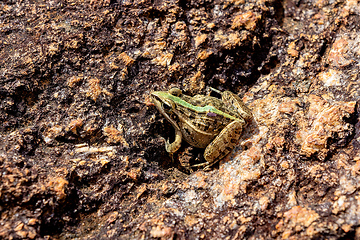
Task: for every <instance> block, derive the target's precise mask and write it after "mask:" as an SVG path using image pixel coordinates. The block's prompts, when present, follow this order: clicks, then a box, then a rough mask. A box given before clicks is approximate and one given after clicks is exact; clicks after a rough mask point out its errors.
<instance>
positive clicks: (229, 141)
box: [204, 120, 246, 168]
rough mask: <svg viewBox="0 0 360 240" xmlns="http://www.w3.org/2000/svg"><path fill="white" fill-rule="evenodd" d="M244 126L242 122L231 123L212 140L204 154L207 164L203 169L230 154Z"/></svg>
mask: <svg viewBox="0 0 360 240" xmlns="http://www.w3.org/2000/svg"><path fill="white" fill-rule="evenodd" d="M245 125H246V123H245V121H244V120H237V121H233V122H231V123H230V124H229V125H227V126H226V127H225V128H224V129H223V130H222V131H221V132H220V133H219V134H218V135H217V136H216V137H215V138H214V140H213V141H212V142H211V143H210V144H209V145H208V146H207V147H206V149H205V152H204V158H205V160H206V162H207V163H206V164H204V165H207V166H206V167H205V168H208V167H210V166H211V165H213V164H215V163H216V162H217V161H219V160H221V159H222V158H223V157H225V156H226V155H228V154H229V153H230V152H231V150H232V149H233V148H234V147H235V145H236V143H237V141H238V140H239V137H240V136H241V132H242V130H243V127H244V126H245Z"/></svg>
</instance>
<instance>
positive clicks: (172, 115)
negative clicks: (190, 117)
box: [151, 88, 182, 128]
mask: <svg viewBox="0 0 360 240" xmlns="http://www.w3.org/2000/svg"><path fill="white" fill-rule="evenodd" d="M181 94H182V93H181V90H180V89H178V88H172V89H170V90H169V91H168V92H165V91H157V92H152V93H151V100H152V102H153V103H154V104H155V106H156V108H157V109H158V110H159V111H160V113H161V114H162V115H163V116H164V117H165V118H166V119H167V120H168V121H169V122H170V123H171V124H172V125H173V126H174V127H175V128H179V127H178V124H177V123H176V118H177V114H176V104H178V103H179V101H182V100H181V99H180V96H181Z"/></svg>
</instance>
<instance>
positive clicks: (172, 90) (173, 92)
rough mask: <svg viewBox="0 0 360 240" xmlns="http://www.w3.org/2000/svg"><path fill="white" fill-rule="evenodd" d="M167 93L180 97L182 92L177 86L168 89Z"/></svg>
mask: <svg viewBox="0 0 360 240" xmlns="http://www.w3.org/2000/svg"><path fill="white" fill-rule="evenodd" d="M169 93H170V94H171V95H173V96H176V97H180V96H181V94H182V91H181V90H180V89H178V88H172V89H170V90H169Z"/></svg>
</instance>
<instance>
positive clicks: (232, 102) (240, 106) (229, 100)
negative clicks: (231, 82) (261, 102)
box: [221, 91, 252, 122]
mask: <svg viewBox="0 0 360 240" xmlns="http://www.w3.org/2000/svg"><path fill="white" fill-rule="evenodd" d="M221 99H222V100H223V102H224V103H225V104H226V105H227V106H228V107H230V108H231V109H232V110H234V111H236V112H238V113H239V114H240V116H241V117H242V118H243V119H245V121H246V122H248V121H249V120H250V118H251V117H252V114H251V111H250V109H249V108H248V107H247V106H246V105H245V103H244V102H243V101H242V100H241V98H240V97H239V96H238V95H236V94H234V93H232V92H230V91H225V92H223V93H222V94H221Z"/></svg>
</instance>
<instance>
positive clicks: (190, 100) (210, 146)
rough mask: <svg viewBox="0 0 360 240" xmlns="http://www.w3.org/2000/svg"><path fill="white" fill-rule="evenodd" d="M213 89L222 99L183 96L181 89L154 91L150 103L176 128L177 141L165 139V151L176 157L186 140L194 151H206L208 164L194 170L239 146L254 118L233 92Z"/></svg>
mask: <svg viewBox="0 0 360 240" xmlns="http://www.w3.org/2000/svg"><path fill="white" fill-rule="evenodd" d="M211 90H213V91H215V92H217V93H218V94H220V95H221V99H220V98H217V97H213V96H209V95H200V94H198V95H195V96H193V97H191V96H189V95H186V94H183V92H182V90H181V89H179V88H171V89H169V90H168V91H154V92H152V93H151V100H152V102H153V103H154V105H155V107H156V108H157V109H158V111H159V112H160V113H161V114H162V115H163V116H164V117H165V118H166V119H167V121H169V122H170V124H171V125H172V126H173V127H174V129H175V140H174V141H173V142H172V143H170V141H169V140H165V149H166V151H167V152H168V153H169V154H170V155H171V156H173V154H174V153H175V152H176V151H178V150H179V148H180V146H181V143H182V141H183V140H185V141H186V142H187V143H189V144H190V145H191V146H193V147H195V148H204V149H205V151H204V154H203V156H204V159H205V161H206V162H204V163H200V164H194V165H192V166H191V167H192V168H193V167H204V170H205V169H209V168H210V167H211V166H212V165H214V164H215V163H217V162H218V161H220V160H221V159H223V158H224V157H225V156H226V155H228V154H229V153H230V152H231V151H232V150H233V148H234V147H235V146H236V144H237V142H238V139H239V138H240V136H241V135H242V132H243V129H244V128H245V126H246V125H247V124H248V123H249V122H250V120H251V118H252V113H251V110H250V109H249V108H248V107H247V106H246V105H245V103H244V102H243V101H242V100H241V98H240V97H239V96H238V95H236V94H234V93H232V92H231V91H223V92H221V91H219V90H217V89H213V88H211Z"/></svg>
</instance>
